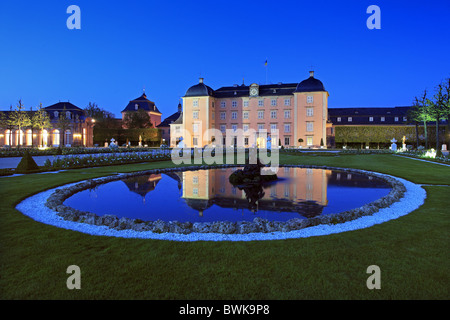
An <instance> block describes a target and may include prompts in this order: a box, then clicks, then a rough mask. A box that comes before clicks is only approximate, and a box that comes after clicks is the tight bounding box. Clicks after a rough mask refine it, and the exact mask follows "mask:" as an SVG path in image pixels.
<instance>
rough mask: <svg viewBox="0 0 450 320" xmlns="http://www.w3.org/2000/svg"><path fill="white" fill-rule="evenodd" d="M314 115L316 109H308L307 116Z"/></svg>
mask: <svg viewBox="0 0 450 320" xmlns="http://www.w3.org/2000/svg"><path fill="white" fill-rule="evenodd" d="M313 115H314V108H306V116H307V117H312V116H313Z"/></svg>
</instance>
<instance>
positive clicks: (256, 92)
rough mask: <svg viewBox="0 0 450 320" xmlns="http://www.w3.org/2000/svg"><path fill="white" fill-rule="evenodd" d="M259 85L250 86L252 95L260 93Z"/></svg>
mask: <svg viewBox="0 0 450 320" xmlns="http://www.w3.org/2000/svg"><path fill="white" fill-rule="evenodd" d="M258 91H259V90H258V87H257V85H251V86H250V96H257V95H258Z"/></svg>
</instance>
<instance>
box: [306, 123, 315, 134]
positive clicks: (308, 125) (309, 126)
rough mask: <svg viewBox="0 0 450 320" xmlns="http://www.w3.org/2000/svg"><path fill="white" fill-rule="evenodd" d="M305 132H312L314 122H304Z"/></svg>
mask: <svg viewBox="0 0 450 320" xmlns="http://www.w3.org/2000/svg"><path fill="white" fill-rule="evenodd" d="M306 131H308V132H312V131H314V122H310V121H308V122H306Z"/></svg>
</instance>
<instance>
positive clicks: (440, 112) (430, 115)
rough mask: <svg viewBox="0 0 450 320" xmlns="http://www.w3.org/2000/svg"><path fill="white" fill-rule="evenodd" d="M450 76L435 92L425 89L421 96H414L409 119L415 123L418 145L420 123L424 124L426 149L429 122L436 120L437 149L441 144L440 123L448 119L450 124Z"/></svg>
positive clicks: (426, 145) (426, 146)
mask: <svg viewBox="0 0 450 320" xmlns="http://www.w3.org/2000/svg"><path fill="white" fill-rule="evenodd" d="M449 98H450V78H448V79H445V80H444V81H442V82H441V83H439V84H438V85H437V87H436V88H435V90H434V92H432V93H431V94H430V92H428V91H427V90H424V91H423V93H422V94H421V95H420V96H416V97H414V100H413V105H412V107H411V108H410V109H409V111H408V119H409V120H410V121H412V122H414V123H415V127H416V130H415V133H416V141H417V145H419V130H418V127H419V125H422V126H423V131H424V135H425V149H428V133H429V130H428V128H427V125H428V123H430V122H435V126H436V128H435V131H436V134H435V139H436V141H435V142H436V151H439V150H440V146H439V135H440V134H439V124H440V122H441V121H442V120H447V126H448V125H449V123H448V120H449V115H450V103H449Z"/></svg>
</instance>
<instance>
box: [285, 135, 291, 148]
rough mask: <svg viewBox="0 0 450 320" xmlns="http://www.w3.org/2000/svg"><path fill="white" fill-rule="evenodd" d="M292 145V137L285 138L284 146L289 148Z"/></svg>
mask: <svg viewBox="0 0 450 320" xmlns="http://www.w3.org/2000/svg"><path fill="white" fill-rule="evenodd" d="M290 144H291V137H284V145H285V146H289V145H290Z"/></svg>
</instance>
